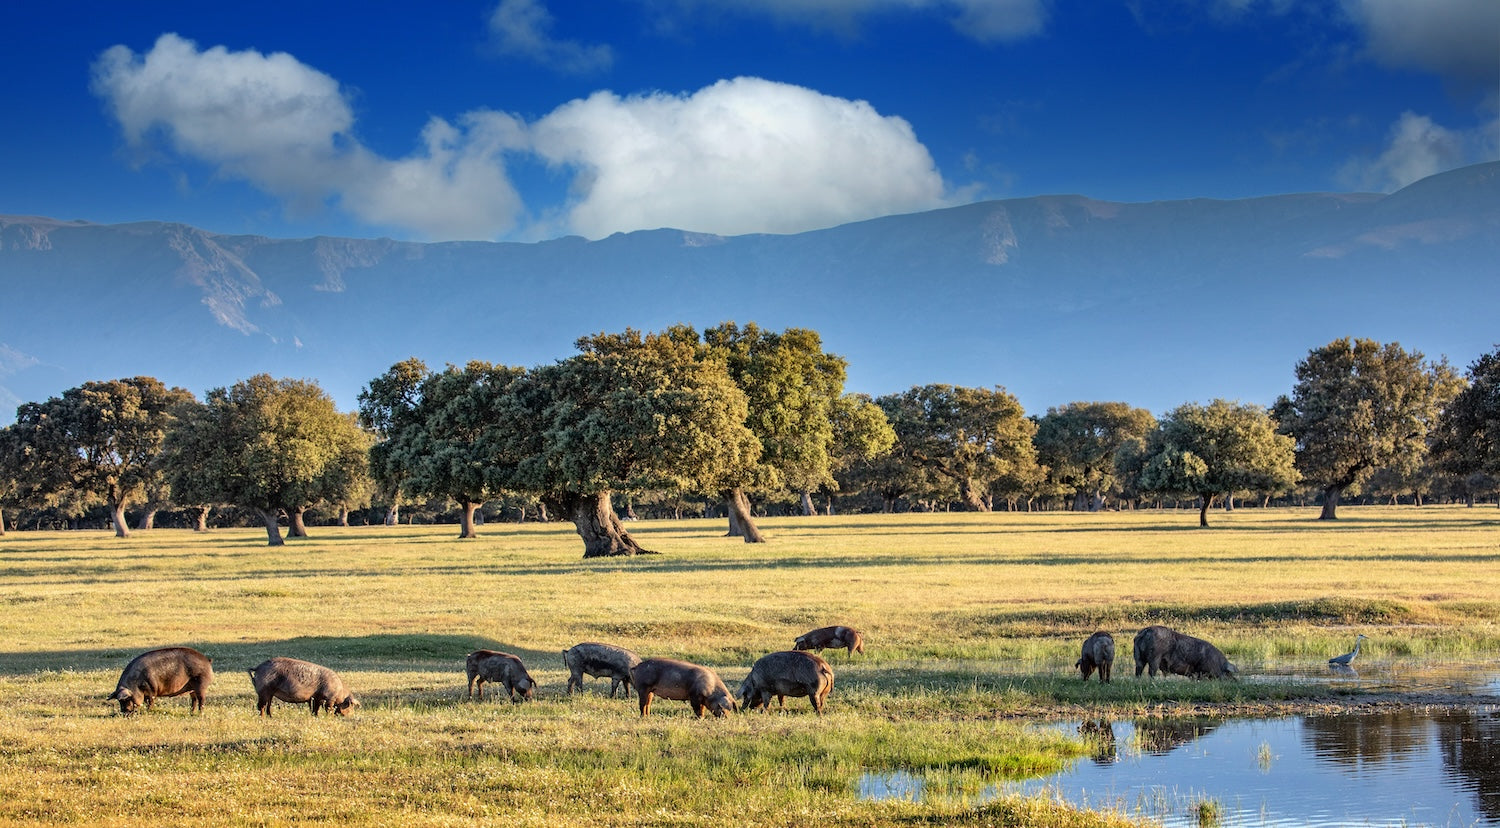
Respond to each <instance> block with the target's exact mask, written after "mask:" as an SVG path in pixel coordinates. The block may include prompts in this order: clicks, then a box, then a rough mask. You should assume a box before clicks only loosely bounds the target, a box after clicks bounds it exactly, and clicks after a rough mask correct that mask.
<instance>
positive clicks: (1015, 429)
mask: <svg viewBox="0 0 1500 828" xmlns="http://www.w3.org/2000/svg"><path fill="white" fill-rule="evenodd" d="M875 402H876V403H877V404H878V405H879V406H880V407H881V408H882V409H883V410H884V411H885V414H886V417H887V418H888V419H889V420H890V424H891V427H892V428H893V429H895V431H896V440H897V442H898V443H899V444H900V446H901V452H902V454H903V455H904V456H905V457H907V458H909V459H910V460H911V461H912V462H915V463H918V464H920V465H921V466H923V467H924V468H926V469H927V470H929V471H930V472H932V473H933V474H935V475H938V476H941V477H944V478H947V479H948V480H950V481H952V483H953V484H954V485H955V486H957V487H958V496H959V499H960V500H962V501H963V503H964V505H965V506H966V507H968V508H969V509H971V510H974V511H982V512H988V511H989V510H990V504H989V503H988V502H986V500H985V495H986V494H987V493H988V490H989V488H990V484H991V483H992V482H994V481H995V480H997V479H998V478H1000V477H1002V476H1003V475H1005V474H1006V473H1008V472H1010V471H1011V470H1012V469H1015V468H1017V467H1021V466H1026V465H1030V464H1033V463H1035V462H1036V450H1035V448H1034V446H1033V445H1032V438H1033V436H1034V435H1035V434H1036V424H1035V423H1033V422H1032V421H1031V420H1028V419H1027V418H1026V412H1025V411H1024V410H1023V409H1022V408H1021V403H1020V401H1018V400H1017V399H1016V398H1015V396H1014V395H1012V394H1011V393H1010V392H1008V391H1006V390H1005V389H1004V388H1000V387H996V388H994V389H987V388H965V387H963V386H954V385H943V384H936V385H922V386H916V387H914V388H912V389H911V390H909V391H906V392H904V393H901V394H891V395H888V396H884V397H881V398H880V399H878V400H876V401H875Z"/></svg>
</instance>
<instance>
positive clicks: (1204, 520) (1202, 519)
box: [1198, 495, 1214, 528]
mask: <svg viewBox="0 0 1500 828" xmlns="http://www.w3.org/2000/svg"><path fill="white" fill-rule="evenodd" d="M1213 502H1214V499H1213V496H1212V495H1204V496H1203V504H1202V505H1201V506H1199V507H1198V525H1199V526H1200V527H1204V528H1206V527H1207V526H1208V507H1209V505H1210V504H1212V503H1213Z"/></svg>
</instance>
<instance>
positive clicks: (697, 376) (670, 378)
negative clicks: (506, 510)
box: [488, 330, 761, 557]
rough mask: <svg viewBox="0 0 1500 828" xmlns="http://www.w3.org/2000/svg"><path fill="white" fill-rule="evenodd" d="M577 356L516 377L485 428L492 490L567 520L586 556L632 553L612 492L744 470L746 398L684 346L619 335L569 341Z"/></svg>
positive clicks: (696, 488)
mask: <svg viewBox="0 0 1500 828" xmlns="http://www.w3.org/2000/svg"><path fill="white" fill-rule="evenodd" d="M577 346H578V349H579V351H580V353H579V354H577V355H576V356H573V357H570V358H568V359H565V360H562V361H560V362H557V363H555V364H552V365H545V366H540V367H537V368H533V369H531V370H530V371H528V372H527V373H526V374H525V375H524V376H521V377H518V378H517V379H516V380H515V382H514V383H513V384H512V387H511V393H509V394H507V395H506V400H505V404H504V410H503V412H502V415H501V419H500V423H501V426H502V427H500V428H497V429H495V430H494V431H492V432H491V433H490V435H489V438H488V440H489V452H490V457H491V461H490V467H491V469H492V474H493V475H494V476H495V477H494V482H495V485H497V486H499V487H501V488H508V489H516V490H519V491H525V492H531V493H534V494H536V495H538V496H539V497H541V498H542V499H543V500H544V501H546V502H548V503H549V504H550V505H551V506H552V507H554V508H556V509H557V510H558V511H560V512H561V513H562V514H566V515H568V517H569V518H570V519H571V520H572V521H573V523H574V525H575V527H577V529H578V534H579V536H580V537H582V538H583V541H584V557H599V556H606V555H633V554H638V553H641V552H645V551H647V550H645V549H643V548H641V546H640V545H639V544H638V543H636V541H635V540H634V539H633V538H632V537H631V536H630V534H629V533H628V532H626V531H625V529H624V526H623V524H622V523H621V521H620V519H619V516H618V515H617V514H616V513H615V511H614V507H613V504H612V503H611V501H610V496H611V494H613V493H615V492H640V491H652V490H666V491H688V492H715V491H721V490H723V489H724V488H725V486H726V485H727V484H728V483H729V482H730V481H734V480H743V479H746V478H747V477H749V476H750V475H751V474H752V473H753V471H754V469H755V468H756V466H757V464H758V463H759V462H760V451H761V448H760V441H759V440H757V439H756V438H755V435H754V434H752V433H751V432H750V430H749V428H747V427H746V426H745V420H746V416H747V410H746V401H745V394H744V392H743V391H741V390H740V389H739V386H737V385H736V384H735V383H734V381H733V380H731V379H730V377H729V374H728V372H727V370H726V369H725V367H724V365H723V363H722V362H719V361H716V360H704V359H700V358H699V354H698V349H697V348H696V347H695V345H694V344H693V343H691V342H685V341H682V340H681V339H677V338H673V337H672V336H670V335H668V334H642V333H640V332H638V331H635V330H626V331H625V332H623V333H618V334H604V333H601V334H596V335H594V336H589V337H584V338H582V339H579V340H578V342H577Z"/></svg>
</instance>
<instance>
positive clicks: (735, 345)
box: [668, 322, 892, 543]
mask: <svg viewBox="0 0 1500 828" xmlns="http://www.w3.org/2000/svg"><path fill="white" fill-rule="evenodd" d="M668 335H669V336H671V337H672V338H674V339H677V340H679V341H683V342H689V343H693V344H695V345H697V344H700V343H701V350H700V352H699V353H700V357H702V358H704V359H707V360H710V361H716V362H722V364H723V365H724V366H725V367H726V368H727V369H728V371H729V376H730V378H731V379H733V380H734V382H735V384H736V385H738V386H739V388H740V390H741V391H743V392H745V397H746V400H747V402H748V405H749V415H748V418H747V420H746V422H745V425H746V426H748V427H749V429H750V431H751V433H752V434H754V435H755V437H756V439H758V440H759V441H760V447H761V452H760V463H759V464H758V465H757V466H756V467H755V468H754V469H753V471H752V473H751V475H750V476H749V477H746V478H742V479H730V480H726V481H725V484H726V488H725V489H724V491H723V496H724V500H725V502H726V503H727V504H728V506H729V527H730V528H729V534H730V535H731V536H739V537H743V538H744V540H745V542H746V543H760V542H762V541H764V539H765V538H764V536H763V535H762V534H761V532H760V530H759V528H758V527H757V526H756V525H755V519H754V516H753V514H752V512H751V510H750V500H749V497H748V492H749V491H751V490H755V489H759V490H762V491H790V492H793V493H796V494H797V495H798V496H799V497H800V498H801V500H802V506H803V514H811V513H812V511H813V509H812V494H811V493H812V492H814V491H816V490H817V489H820V488H824V487H829V488H833V487H836V486H837V485H838V484H837V482H836V480H835V478H834V470H835V468H836V467H837V465H838V464H839V463H841V462H843V459H842V458H841V457H840V452H841V451H842V452H848V453H854V454H857V453H858V452H860V451H862V450H865V449H868V450H869V451H870V452H878V451H880V450H883V449H886V448H889V446H890V442H891V439H892V436H891V434H890V429H889V427H888V426H886V425H885V423H884V422H883V418H880V417H876V418H874V419H871V418H870V417H869V416H868V414H869V412H867V411H865V410H863V409H862V407H861V404H860V401H859V400H857V399H853V398H850V399H846V398H845V395H844V393H843V392H844V378H845V373H846V370H847V366H848V363H847V361H846V360H845V359H844V358H843V357H841V356H838V355H837V354H830V353H827V352H825V351H824V350H823V340H822V337H820V336H819V335H818V332H817V331H814V330H810V329H807V328H787V329H786V330H784V331H781V332H779V333H778V332H775V331H768V330H764V329H762V328H761V327H760V326H758V325H756V324H755V323H753V322H752V323H749V324H747V325H745V326H744V327H740V326H739V325H737V324H735V323H734V322H724V323H721V324H719V325H716V326H714V327H712V328H708V329H706V330H704V331H703V336H702V339H701V340H700V339H699V337H698V334H697V332H696V331H694V330H693V329H692V328H690V327H687V326H677V327H674V328H672V329H670V330H669V331H668ZM872 408H873V406H872ZM875 413H876V414H878V413H879V412H878V409H877V410H875ZM882 429H883V433H882ZM866 432H868V433H866ZM882 439H883V441H884V442H883V443H882Z"/></svg>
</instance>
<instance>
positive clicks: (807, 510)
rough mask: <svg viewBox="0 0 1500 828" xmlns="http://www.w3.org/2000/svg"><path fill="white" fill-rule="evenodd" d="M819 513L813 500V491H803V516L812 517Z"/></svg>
mask: <svg viewBox="0 0 1500 828" xmlns="http://www.w3.org/2000/svg"><path fill="white" fill-rule="evenodd" d="M817 513H818V510H817V508H816V507H814V506H813V502H812V492H803V493H802V516H803V517H812V516H813V515H816V514H817Z"/></svg>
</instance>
